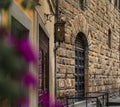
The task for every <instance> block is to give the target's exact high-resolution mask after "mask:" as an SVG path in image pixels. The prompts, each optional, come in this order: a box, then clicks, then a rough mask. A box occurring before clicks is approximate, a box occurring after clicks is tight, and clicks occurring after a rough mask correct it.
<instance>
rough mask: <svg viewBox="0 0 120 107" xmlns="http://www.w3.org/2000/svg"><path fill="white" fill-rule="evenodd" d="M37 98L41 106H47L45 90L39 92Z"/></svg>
mask: <svg viewBox="0 0 120 107" xmlns="http://www.w3.org/2000/svg"><path fill="white" fill-rule="evenodd" d="M38 100H39V102H40V104H42V106H43V107H49V94H48V92H47V91H44V92H43V93H41V95H40V96H39V98H38Z"/></svg>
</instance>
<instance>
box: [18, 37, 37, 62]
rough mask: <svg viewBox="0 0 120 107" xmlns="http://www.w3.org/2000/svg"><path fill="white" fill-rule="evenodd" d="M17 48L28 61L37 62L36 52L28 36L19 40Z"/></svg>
mask: <svg viewBox="0 0 120 107" xmlns="http://www.w3.org/2000/svg"><path fill="white" fill-rule="evenodd" d="M17 48H18V50H19V52H20V53H21V55H22V56H23V58H24V59H25V60H26V61H27V62H36V57H35V54H34V52H33V50H32V48H31V46H30V43H29V41H28V39H27V38H23V39H21V40H20V41H18V44H17Z"/></svg>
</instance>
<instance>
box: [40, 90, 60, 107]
mask: <svg viewBox="0 0 120 107" xmlns="http://www.w3.org/2000/svg"><path fill="white" fill-rule="evenodd" d="M38 100H39V103H40V104H41V105H42V106H43V107H49V106H50V107H62V104H61V102H60V101H59V100H55V101H53V100H52V99H51V98H50V96H49V93H48V92H47V91H43V92H42V93H41V95H40V96H39V98H38Z"/></svg>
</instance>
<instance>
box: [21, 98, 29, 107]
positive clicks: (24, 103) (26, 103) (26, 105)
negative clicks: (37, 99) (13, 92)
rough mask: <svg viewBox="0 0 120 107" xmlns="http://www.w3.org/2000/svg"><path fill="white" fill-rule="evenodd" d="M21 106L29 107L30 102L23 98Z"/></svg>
mask: <svg viewBox="0 0 120 107" xmlns="http://www.w3.org/2000/svg"><path fill="white" fill-rule="evenodd" d="M19 104H20V105H21V107H29V101H28V99H27V98H26V97H22V98H21V99H20V100H19Z"/></svg>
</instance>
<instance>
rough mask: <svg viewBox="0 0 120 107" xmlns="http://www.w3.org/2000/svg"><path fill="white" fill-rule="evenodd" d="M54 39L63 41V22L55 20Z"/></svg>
mask: <svg viewBox="0 0 120 107" xmlns="http://www.w3.org/2000/svg"><path fill="white" fill-rule="evenodd" d="M54 28H55V41H57V42H63V41H65V22H64V21H57V22H56V23H55V26H54Z"/></svg>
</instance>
